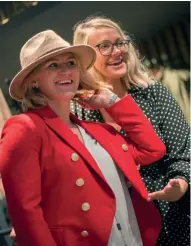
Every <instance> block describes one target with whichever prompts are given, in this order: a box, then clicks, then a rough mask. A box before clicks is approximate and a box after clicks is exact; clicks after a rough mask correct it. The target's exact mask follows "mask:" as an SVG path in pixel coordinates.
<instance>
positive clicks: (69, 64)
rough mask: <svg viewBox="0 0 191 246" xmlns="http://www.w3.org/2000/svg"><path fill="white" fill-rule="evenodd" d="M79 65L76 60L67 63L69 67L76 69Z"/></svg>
mask: <svg viewBox="0 0 191 246" xmlns="http://www.w3.org/2000/svg"><path fill="white" fill-rule="evenodd" d="M76 64H77V62H76V60H70V61H68V62H67V66H68V67H75V66H76Z"/></svg>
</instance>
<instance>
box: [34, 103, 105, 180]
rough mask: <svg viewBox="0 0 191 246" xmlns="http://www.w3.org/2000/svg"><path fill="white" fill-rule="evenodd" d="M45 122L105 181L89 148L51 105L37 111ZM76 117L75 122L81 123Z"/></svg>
mask: <svg viewBox="0 0 191 246" xmlns="http://www.w3.org/2000/svg"><path fill="white" fill-rule="evenodd" d="M35 112H36V113H37V114H38V115H39V116H40V117H41V118H42V119H43V120H44V122H45V124H46V125H47V126H48V127H49V128H50V129H51V130H52V131H53V132H54V133H55V134H56V135H57V136H58V137H59V138H60V139H61V140H62V141H63V142H66V143H67V144H68V145H69V146H70V147H71V148H72V149H74V150H75V151H76V153H78V154H79V156H81V158H83V159H84V160H85V163H87V164H88V165H89V166H90V167H91V169H93V170H94V171H95V172H96V174H97V175H99V176H100V177H101V178H102V179H103V180H104V181H105V182H106V180H105V178H104V176H103V174H102V172H101V170H100V169H99V167H98V165H97V163H96V161H95V160H94V158H93V157H92V155H91V154H90V152H89V151H88V150H87V148H86V147H85V145H84V144H83V143H82V142H81V141H80V140H79V139H78V137H77V136H76V135H75V134H74V133H73V132H72V131H71V130H70V129H69V128H68V126H67V125H66V124H65V123H64V121H63V120H62V119H61V118H60V117H58V116H57V115H56V114H55V113H54V112H53V111H52V110H51V109H50V108H49V107H45V108H44V109H40V110H37V111H35ZM79 122H80V121H79V120H78V119H77V118H76V120H75V123H78V124H79Z"/></svg>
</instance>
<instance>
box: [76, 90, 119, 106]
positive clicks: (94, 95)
mask: <svg viewBox="0 0 191 246" xmlns="http://www.w3.org/2000/svg"><path fill="white" fill-rule="evenodd" d="M77 100H78V102H79V104H81V105H82V106H83V107H84V108H88V109H100V108H107V107H109V106H112V105H113V104H114V103H115V102H117V101H119V100H120V99H119V98H118V96H117V95H116V94H114V93H113V92H112V91H111V90H109V89H107V88H104V89H99V90H89V91H88V90H84V93H83V94H82V95H79V97H78V99H77Z"/></svg>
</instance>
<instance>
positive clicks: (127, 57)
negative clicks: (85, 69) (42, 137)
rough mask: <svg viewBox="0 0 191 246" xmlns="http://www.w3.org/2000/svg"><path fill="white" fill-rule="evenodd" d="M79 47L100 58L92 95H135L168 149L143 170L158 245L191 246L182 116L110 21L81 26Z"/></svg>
mask: <svg viewBox="0 0 191 246" xmlns="http://www.w3.org/2000/svg"><path fill="white" fill-rule="evenodd" d="M74 43H75V44H89V45H91V46H93V47H94V48H95V50H96V52H97V60H96V62H95V64H94V67H93V68H92V69H90V73H91V75H92V76H93V77H94V81H95V83H94V85H91V86H92V89H98V88H100V87H102V86H103V85H104V86H108V87H109V88H111V89H112V90H113V92H115V93H116V94H117V95H118V96H119V97H120V98H122V97H124V96H125V95H126V94H127V93H129V94H131V95H132V97H133V98H134V100H135V101H136V102H137V103H138V105H139V106H140V107H141V108H142V110H143V112H144V113H145V115H146V116H147V117H148V118H149V119H150V121H151V122H152V124H153V127H154V129H155V130H156V132H157V134H158V135H159V136H160V138H161V139H162V140H163V142H164V143H165V145H166V147H167V154H166V155H165V156H164V157H163V158H162V159H161V160H160V161H158V162H155V163H153V164H152V165H150V166H148V167H142V168H141V170H140V173H141V175H142V177H143V180H144V182H145V184H146V186H147V188H148V190H149V192H151V194H150V199H151V200H154V203H155V205H156V207H157V209H158V210H159V212H160V214H161V216H162V219H163V226H162V229H161V233H160V236H159V238H158V242H157V244H156V245H157V246H166V245H169V246H173V245H174V246H188V245H190V238H189V235H190V229H189V225H190V219H189V215H190V213H189V212H190V211H189V189H188V188H189V187H188V184H189V146H190V145H189V127H188V125H187V123H186V121H185V118H184V116H183V113H182V111H181V110H180V108H179V106H178V105H177V103H176V101H175V99H174V98H173V97H172V96H171V94H170V93H169V91H168V90H167V89H166V87H164V86H163V85H162V83H160V82H154V81H152V80H151V79H149V78H148V76H147V74H146V72H145V71H144V70H143V69H144V68H143V66H142V65H141V62H140V61H139V59H138V56H137V53H136V51H135V48H134V47H133V44H132V41H131V40H130V38H129V37H128V35H126V34H125V32H124V31H122V30H121V28H120V27H119V25H118V24H117V23H115V22H113V21H111V20H109V19H106V18H100V17H92V18H91V17H90V18H87V19H86V20H85V21H83V22H80V23H79V24H77V25H76V26H75V28H74ZM86 86H87V85H84V87H86ZM71 111H72V112H73V113H75V114H76V115H77V116H78V117H79V118H80V119H83V120H89V121H101V122H103V121H105V122H107V123H109V124H111V125H113V126H114V127H115V128H116V129H118V130H119V131H120V132H121V134H123V135H126V133H125V132H124V130H123V129H122V128H120V127H119V126H118V125H117V124H116V123H115V122H114V121H113V120H112V119H111V118H110V117H109V115H108V114H107V113H106V111H105V110H102V109H101V110H89V109H84V108H82V107H81V106H80V105H79V104H78V103H77V102H76V101H74V102H73V103H72V104H71ZM148 137H149V136H148ZM143 212H144V211H143ZM148 219H149V218H148Z"/></svg>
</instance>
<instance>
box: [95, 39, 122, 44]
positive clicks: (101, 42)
mask: <svg viewBox="0 0 191 246" xmlns="http://www.w3.org/2000/svg"><path fill="white" fill-rule="evenodd" d="M121 39H123V38H122V37H119V38H116V40H115V42H117V41H119V40H121ZM107 42H110V43H111V41H110V40H107V39H106V40H102V41H100V42H98V43H97V44H96V46H98V45H100V44H103V43H107Z"/></svg>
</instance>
